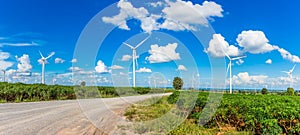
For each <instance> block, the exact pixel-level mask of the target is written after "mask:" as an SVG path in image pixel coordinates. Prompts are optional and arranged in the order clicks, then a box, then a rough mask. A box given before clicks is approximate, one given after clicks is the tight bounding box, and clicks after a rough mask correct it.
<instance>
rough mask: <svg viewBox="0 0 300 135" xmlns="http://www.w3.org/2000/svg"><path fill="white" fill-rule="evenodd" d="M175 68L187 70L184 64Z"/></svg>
mask: <svg viewBox="0 0 300 135" xmlns="http://www.w3.org/2000/svg"><path fill="white" fill-rule="evenodd" d="M177 70H178V71H187V68H186V67H185V66H184V65H179V66H178V68H177Z"/></svg>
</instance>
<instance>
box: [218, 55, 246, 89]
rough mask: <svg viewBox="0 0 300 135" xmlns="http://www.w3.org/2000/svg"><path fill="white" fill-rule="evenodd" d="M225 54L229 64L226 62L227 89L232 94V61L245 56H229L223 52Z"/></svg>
mask: <svg viewBox="0 0 300 135" xmlns="http://www.w3.org/2000/svg"><path fill="white" fill-rule="evenodd" d="M224 54H225V56H226V57H227V58H228V59H229V64H228V67H227V73H228V70H229V91H230V94H232V67H231V66H232V61H234V60H239V59H242V58H246V57H247V56H241V57H235V58H231V57H230V56H229V55H228V54H227V53H225V52H224Z"/></svg>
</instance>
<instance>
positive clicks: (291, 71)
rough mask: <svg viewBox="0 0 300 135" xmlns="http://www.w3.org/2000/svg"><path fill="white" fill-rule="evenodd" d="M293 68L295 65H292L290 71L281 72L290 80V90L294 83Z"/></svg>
mask: <svg viewBox="0 0 300 135" xmlns="http://www.w3.org/2000/svg"><path fill="white" fill-rule="evenodd" d="M295 67H296V64H295V65H294V67H293V68H292V69H291V70H290V71H282V72H283V73H286V74H287V75H288V76H289V78H290V88H292V87H293V83H294V81H293V72H294V70H295Z"/></svg>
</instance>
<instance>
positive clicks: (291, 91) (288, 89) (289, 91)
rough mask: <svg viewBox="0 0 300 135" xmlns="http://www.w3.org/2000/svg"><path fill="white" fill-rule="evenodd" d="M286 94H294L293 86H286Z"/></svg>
mask: <svg viewBox="0 0 300 135" xmlns="http://www.w3.org/2000/svg"><path fill="white" fill-rule="evenodd" d="M286 94H287V95H289V96H294V95H295V91H294V88H287V91H286Z"/></svg>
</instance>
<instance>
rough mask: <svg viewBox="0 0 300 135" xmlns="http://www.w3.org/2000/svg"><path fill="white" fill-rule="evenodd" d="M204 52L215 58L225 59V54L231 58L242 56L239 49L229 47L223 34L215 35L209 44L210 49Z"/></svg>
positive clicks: (232, 46)
mask: <svg viewBox="0 0 300 135" xmlns="http://www.w3.org/2000/svg"><path fill="white" fill-rule="evenodd" d="M204 51H205V52H206V53H209V54H210V55H212V56H213V57H225V53H227V55H229V56H238V55H240V54H241V52H240V50H239V48H238V47H236V46H234V45H229V44H228V42H227V41H225V38H224V37H223V36H222V35H221V34H214V35H213V38H212V39H211V40H210V42H209V47H208V48H207V49H206V50H204ZM224 52H225V53H224Z"/></svg>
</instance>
